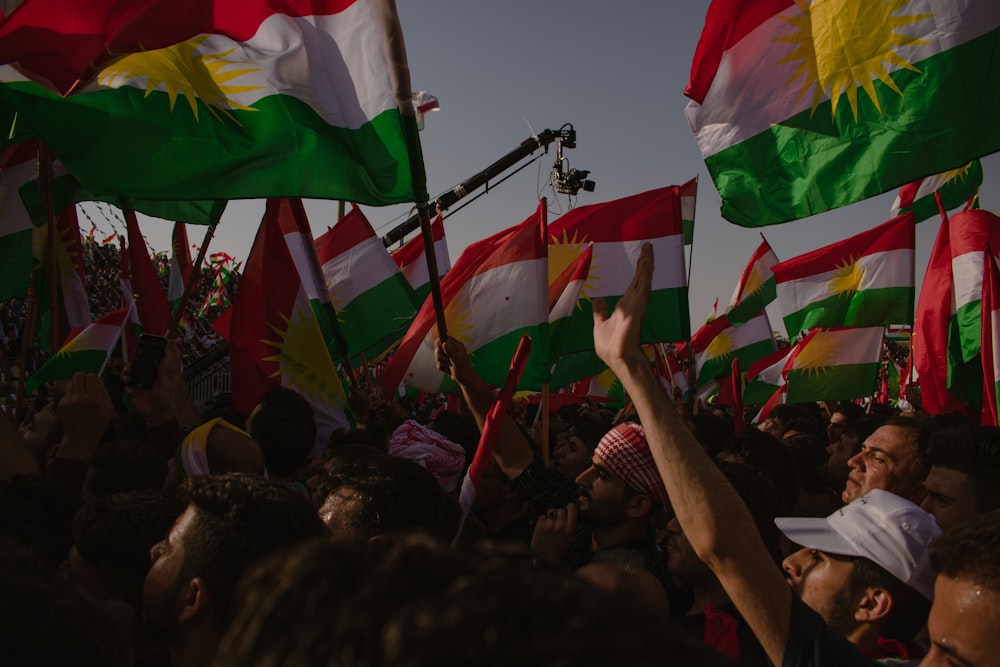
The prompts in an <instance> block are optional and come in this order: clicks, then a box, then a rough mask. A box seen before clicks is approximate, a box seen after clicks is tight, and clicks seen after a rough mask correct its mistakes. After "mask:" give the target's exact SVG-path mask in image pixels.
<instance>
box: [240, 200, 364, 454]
mask: <svg viewBox="0 0 1000 667" xmlns="http://www.w3.org/2000/svg"><path fill="white" fill-rule="evenodd" d="M304 216H305V213H304V210H303V209H302V203H301V202H300V201H297V200H283V199H282V200H278V199H269V200H268V202H267V208H266V210H265V212H264V219H263V220H262V221H261V224H260V228H259V229H258V231H257V236H256V238H255V239H254V242H253V247H251V249H250V255H249V257H247V263H246V271H245V272H244V273H243V275H242V277H241V278H240V284H239V290H238V291H237V292H236V299H235V302H234V304H233V308H232V321H231V326H230V334H231V336H230V347H229V354H230V369H231V373H232V381H233V382H232V384H233V405H234V406H235V407H236V408H237V409H238V410H241V411H242V412H244V413H246V414H250V412H251V411H253V409H254V407H255V406H256V405H257V403H258V402H260V399H261V397H262V396H263V395H264V394H265V393H266V392H267V391H268V389H270V388H271V387H276V386H279V385H280V386H283V387H289V388H291V389H294V390H295V391H297V392H299V393H300V394H301V395H302V396H303V397H304V398H305V399H306V400H307V401H309V403H310V404H311V405H312V407H313V411H314V413H315V418H316V425H317V444H318V445H320V444H322V445H325V443H326V442H327V440H328V439H329V436H330V434H331V433H332V432H333V431H335V430H337V429H344V430H347V429H349V428H350V425H349V424H348V422H347V418H346V416H345V415H344V407H345V405H346V402H347V399H346V396H345V395H344V390H343V387H342V386H341V383H340V377H339V376H338V375H337V369H336V367H335V366H334V364H333V359H332V358H331V357H330V354H329V351H328V342H329V340H330V338H329V335H330V334H329V331H330V330H331V328H332V325H331V324H330V323H329V322H324V321H323V320H324V319H325V318H327V317H328V311H327V310H325V309H324V308H323V307H322V303H323V299H325V298H326V294H325V292H326V290H325V288H324V287H323V285H322V283H321V282H320V280H319V279H318V275H319V274H318V266H316V267H315V268H314V267H313V264H315V263H316V260H315V251H314V250H312V248H313V245H312V236H311V234H307V232H308V226H307V225H306V226H305V231H303V229H302V225H303V223H305V222H306V221H305V217H304ZM309 251H312V253H313V254H312V258H310V257H309V254H308V253H309ZM310 260H311V261H310ZM317 304H320V305H317Z"/></svg>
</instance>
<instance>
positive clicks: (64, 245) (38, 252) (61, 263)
mask: <svg viewBox="0 0 1000 667" xmlns="http://www.w3.org/2000/svg"><path fill="white" fill-rule="evenodd" d="M73 233H74V230H73V229H63V230H60V229H59V227H58V225H57V226H56V247H55V258H56V275H57V276H58V279H59V281H60V282H61V283H62V284H64V285H65V284H66V283H67V282H69V281H71V280H75V279H77V278H78V274H77V267H76V260H77V257H76V239H75V238H73ZM48 248H49V226H48V223H46V224H44V225H42V226H41V227H32V228H31V252H32V254H33V255H34V256H35V262H36V264H37V263H42V264H43V265H44V264H45V262H47V261H48ZM46 275H48V273H47V271H46Z"/></svg>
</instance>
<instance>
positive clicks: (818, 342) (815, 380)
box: [783, 327, 885, 403]
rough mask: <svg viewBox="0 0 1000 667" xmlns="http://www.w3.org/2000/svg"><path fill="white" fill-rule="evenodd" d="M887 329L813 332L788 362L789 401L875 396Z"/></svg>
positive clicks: (786, 368) (836, 329) (785, 373)
mask: <svg viewBox="0 0 1000 667" xmlns="http://www.w3.org/2000/svg"><path fill="white" fill-rule="evenodd" d="M884 334H885V328H884V327H862V328H854V327H836V328H830V329H816V330H814V331H811V332H809V334H808V335H807V336H806V337H805V338H803V339H802V340H801V341H799V342H798V344H796V345H795V347H794V348H793V349H792V351H791V353H789V355H788V361H786V362H785V369H784V371H783V372H784V375H785V382H786V383H787V384H786V386H787V392H788V394H787V401H788V402H789V403H805V402H809V401H839V400H847V399H851V398H861V397H862V396H871V395H872V394H873V392H874V391H875V380H876V379H877V378H878V368H879V362H880V361H881V358H882V336H883V335H884Z"/></svg>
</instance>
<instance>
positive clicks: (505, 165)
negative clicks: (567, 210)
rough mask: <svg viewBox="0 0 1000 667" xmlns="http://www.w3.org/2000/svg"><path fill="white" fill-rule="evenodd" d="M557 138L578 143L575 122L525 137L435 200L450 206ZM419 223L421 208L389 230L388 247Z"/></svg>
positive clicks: (572, 144)
mask: <svg viewBox="0 0 1000 667" xmlns="http://www.w3.org/2000/svg"><path fill="white" fill-rule="evenodd" d="M556 140H559V141H561V142H562V143H563V145H565V147H566V148H573V147H575V145H576V143H575V141H576V131H575V130H573V126H572V125H570V124H569V123H567V124H565V125H563V126H562V127H561V128H560V129H559V130H555V131H553V130H542V131H541V132H540V133H539V134H537V135H535V136H533V137H530V138H528V139H525V140H524V141H522V142H521V145H520V146H518V147H517V148H515V149H514V150H512V151H511V152H509V153H507V154H506V155H504V156H503V157H502V158H500V159H499V160H497V161H496V162H494V163H493V164H491V165H490V166H488V167H486V168H485V169H483V170H482V171H480V172H479V173H477V174H475V175H473V176H471V177H470V178H468V179H466V180H464V181H462V182H461V183H459V184H458V185H456V186H455V187H453V188H452V189H450V190H447V191H445V192H442V193H441V194H440V195H438V196H437V197H436V198H435V199H434V203H435V204H437V206H439V207H440V208H441V210H443V211H444V210H447V209H448V208H449V207H450V206H452V205H453V204H455V202H457V201H459V200H460V199H463V198H465V197H467V196H468V195H470V194H472V192H474V191H475V190H478V189H479V188H481V187H483V186H485V185H487V184H488V183H489V181H490V179H491V178H495V177H496V176H499V175H500V174H502V173H503V172H505V171H506V170H508V169H510V168H511V167H513V166H514V165H515V164H517V163H518V162H520V161H521V160H522V159H524V158H526V157H528V156H529V155H531V154H532V153H534V152H535V151H536V150H538V149H539V148H541V149H545V151H546V152H548V146H549V144H551V143H552V142H553V141H556ZM418 227H420V213H419V212H418V213H414V214H413V215H412V216H410V217H409V218H407V219H406V220H404V221H403V222H402V223H400V224H399V225H397V226H396V227H394V228H393V229H391V230H389V233H388V234H386V235H385V236H383V237H382V242H383V243H384V244H385V245H386V247H388V246H390V245H392V244H393V243H396V242H397V241H402V240H403V238H404V237H405V236H406V235H407V234H409V233H410V232H412V231H413V230H415V229H417V228H418Z"/></svg>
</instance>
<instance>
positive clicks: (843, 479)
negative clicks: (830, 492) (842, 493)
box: [823, 434, 859, 489]
mask: <svg viewBox="0 0 1000 667" xmlns="http://www.w3.org/2000/svg"><path fill="white" fill-rule="evenodd" d="M858 448H859V443H858V438H857V436H855V435H844V434H841V435H840V439H839V440H837V441H836V442H831V443H830V446H829V447H827V448H826V463H825V464H823V479H824V481H825V482H826V484H827V486H828V487H829V488H831V489H843V488H844V485H845V484H847V476H848V475H849V474H850V472H851V467H850V466H849V465H847V462H848V461H849V460H850V459H851V457H852V456H854V452H855V451H856V450H857V449H858Z"/></svg>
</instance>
